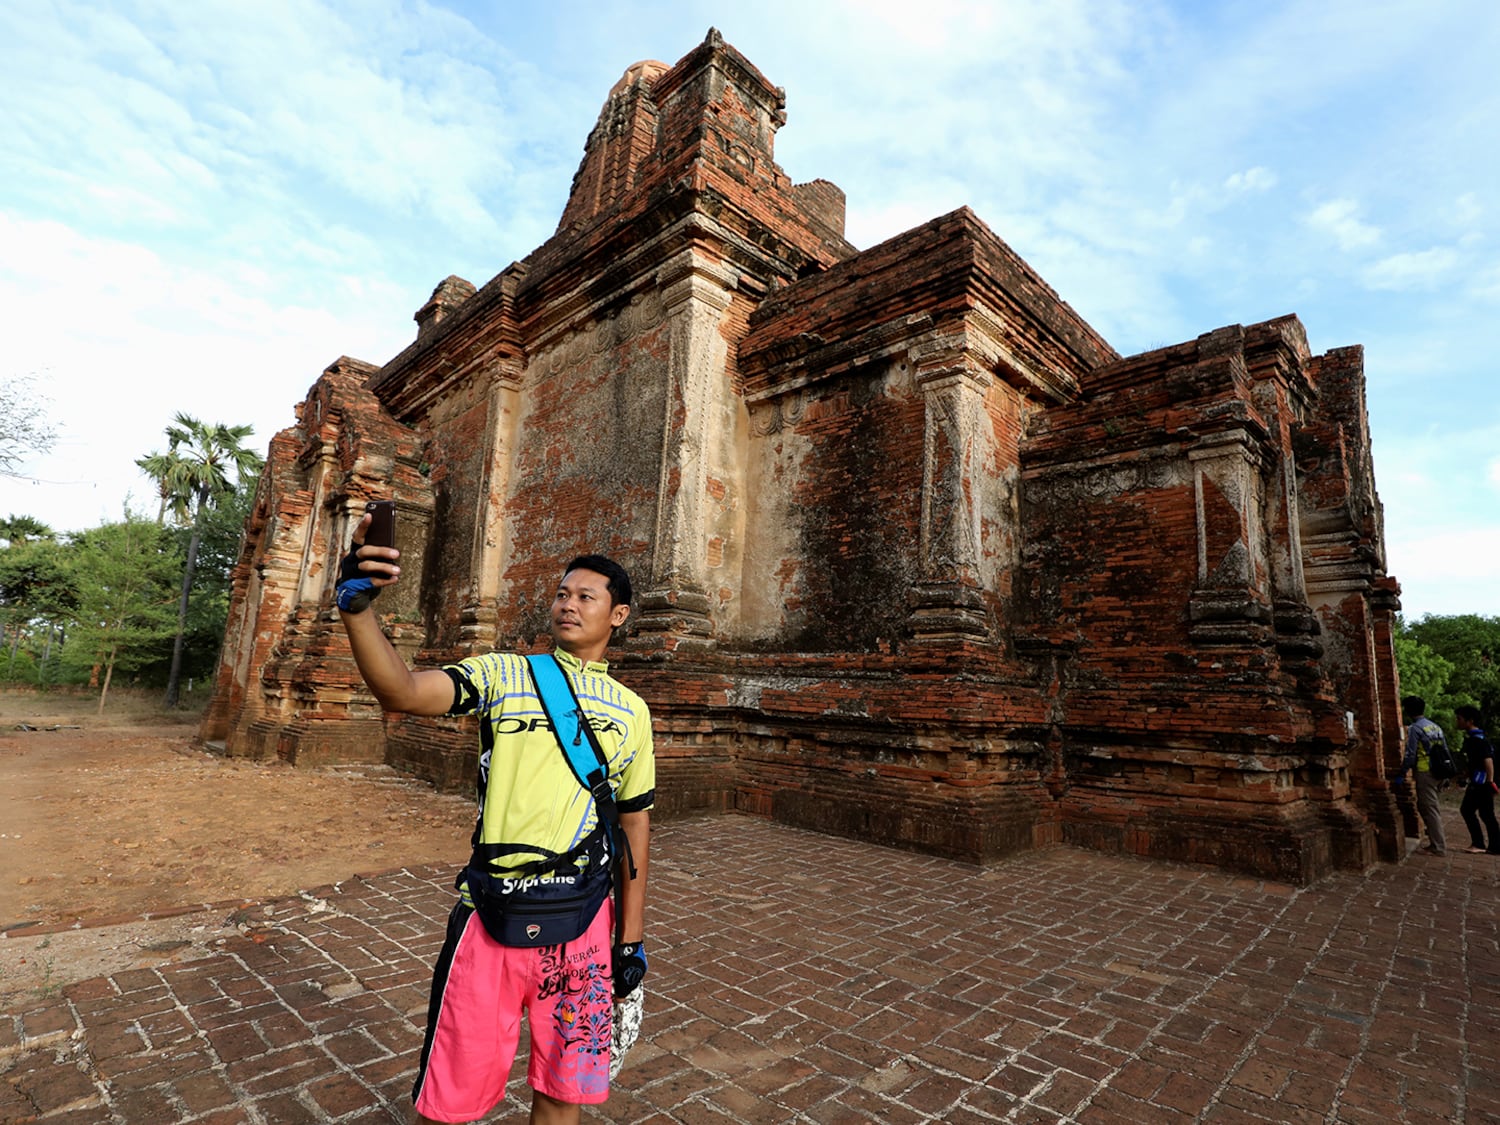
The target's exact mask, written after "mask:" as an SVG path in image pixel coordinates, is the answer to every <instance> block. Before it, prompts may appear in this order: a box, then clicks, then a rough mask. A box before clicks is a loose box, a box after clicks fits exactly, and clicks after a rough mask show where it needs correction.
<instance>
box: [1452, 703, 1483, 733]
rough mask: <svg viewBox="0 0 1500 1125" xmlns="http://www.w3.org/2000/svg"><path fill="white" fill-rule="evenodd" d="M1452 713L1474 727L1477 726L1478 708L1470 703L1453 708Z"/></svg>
mask: <svg viewBox="0 0 1500 1125" xmlns="http://www.w3.org/2000/svg"><path fill="white" fill-rule="evenodd" d="M1453 713H1454V714H1455V715H1457V716H1458V717H1459V718H1461V719H1468V720H1469V722H1471V723H1473V724H1474V725H1475V726H1476V727H1477V726H1478V725H1479V708H1478V707H1475V706H1474V704H1472V703H1464V704H1462V705H1460V706H1458V707H1455V708H1454V709H1453Z"/></svg>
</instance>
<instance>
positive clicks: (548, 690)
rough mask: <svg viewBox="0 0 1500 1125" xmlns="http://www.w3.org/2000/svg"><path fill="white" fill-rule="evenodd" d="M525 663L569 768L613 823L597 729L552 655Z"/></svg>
mask: <svg viewBox="0 0 1500 1125" xmlns="http://www.w3.org/2000/svg"><path fill="white" fill-rule="evenodd" d="M526 663H527V665H528V666H529V667H530V669H531V682H532V683H533V684H534V685H535V686H536V694H537V698H538V699H540V700H541V701H542V709H543V710H544V711H546V712H547V719H548V721H549V722H551V724H552V733H553V734H554V735H555V736H556V737H557V745H558V747H559V749H561V750H562V753H563V757H564V758H565V759H567V762H568V768H569V769H571V770H572V771H573V776H574V777H576V778H577V779H578V784H579V785H581V786H583V787H584V788H585V789H587V790H588V791H589V793H590V794H591V795H592V796H593V798H594V801H595V803H596V804H597V805H598V806H599V813H600V818H601V819H604V820H613V819H614V817H612V816H611V815H610V814H612V813H614V793H613V792H612V791H611V790H610V788H609V760H608V759H607V758H606V757H605V756H604V750H603V749H602V748H601V747H600V745H599V739H598V738H597V737H596V736H595V734H594V728H593V727H591V726H589V723H588V718H587V717H586V716H585V715H584V713H583V706H582V705H581V704H580V703H579V702H578V696H577V695H576V694H574V692H573V685H572V684H571V683H569V682H568V674H567V673H566V672H564V671H563V669H562V665H560V664H559V663H558V662H557V657H555V656H552V655H551V654H550V653H549V654H547V655H541V656H528V657H527V658H526Z"/></svg>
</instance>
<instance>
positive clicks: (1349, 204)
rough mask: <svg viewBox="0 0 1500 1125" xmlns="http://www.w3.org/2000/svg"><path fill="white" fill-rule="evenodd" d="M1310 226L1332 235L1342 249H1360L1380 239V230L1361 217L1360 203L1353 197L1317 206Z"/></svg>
mask: <svg viewBox="0 0 1500 1125" xmlns="http://www.w3.org/2000/svg"><path fill="white" fill-rule="evenodd" d="M1305 221H1306V223H1307V225H1308V226H1310V227H1312V228H1313V229H1314V230H1317V231H1321V232H1323V233H1324V234H1328V235H1331V236H1332V237H1333V239H1334V241H1335V242H1337V243H1338V244H1339V248H1340V249H1342V250H1358V249H1361V248H1363V247H1365V246H1373V245H1374V244H1375V243H1377V242H1379V241H1380V230H1379V228H1377V227H1374V226H1371V225H1370V224H1369V223H1366V222H1364V221H1363V220H1362V219H1361V218H1360V217H1359V204H1358V203H1357V202H1355V201H1354V200H1352V199H1331V200H1329V201H1328V202H1327V203H1324V204H1322V205H1320V206H1318V207H1317V208H1315V209H1314V210H1313V211H1312V213H1311V214H1309V215H1308V216H1307V217H1306V219H1305Z"/></svg>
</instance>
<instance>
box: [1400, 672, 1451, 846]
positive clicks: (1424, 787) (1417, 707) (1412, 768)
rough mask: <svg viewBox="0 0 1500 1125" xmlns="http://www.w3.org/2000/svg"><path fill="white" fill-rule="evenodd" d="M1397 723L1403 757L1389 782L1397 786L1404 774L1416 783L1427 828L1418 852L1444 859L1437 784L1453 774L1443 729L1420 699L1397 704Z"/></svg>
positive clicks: (1443, 841) (1420, 810)
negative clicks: (1400, 724)
mask: <svg viewBox="0 0 1500 1125" xmlns="http://www.w3.org/2000/svg"><path fill="white" fill-rule="evenodd" d="M1401 721H1402V722H1403V723H1405V724H1406V753H1405V755H1404V756H1403V757H1402V759H1401V768H1400V769H1398V770H1397V771H1396V776H1395V778H1394V779H1393V780H1394V781H1396V782H1397V783H1400V781H1401V780H1402V779H1403V778H1404V777H1405V776H1406V774H1407V773H1408V772H1409V773H1411V774H1412V776H1413V777H1414V778H1415V779H1416V789H1417V813H1418V814H1419V815H1420V816H1421V817H1422V823H1423V824H1425V825H1426V826H1427V844H1426V845H1425V846H1424V847H1423V848H1422V851H1423V852H1425V853H1426V854H1427V855H1437V856H1441V855H1447V854H1448V845H1447V840H1446V839H1445V837H1444V836H1443V810H1442V809H1441V808H1440V807H1439V805H1438V783H1439V782H1441V781H1443V780H1445V779H1447V778H1450V777H1452V776H1453V774H1454V768H1453V756H1452V755H1451V754H1450V753H1449V752H1448V739H1447V738H1446V737H1445V736H1444V735H1443V728H1442V727H1440V726H1438V725H1437V724H1436V723H1435V722H1433V721H1432V720H1431V719H1429V718H1428V717H1427V703H1426V701H1425V700H1424V699H1423V698H1422V697H1421V696H1420V695H1408V696H1406V697H1405V698H1403V699H1402V700H1401ZM1445 763H1446V765H1445ZM1434 767H1436V768H1434Z"/></svg>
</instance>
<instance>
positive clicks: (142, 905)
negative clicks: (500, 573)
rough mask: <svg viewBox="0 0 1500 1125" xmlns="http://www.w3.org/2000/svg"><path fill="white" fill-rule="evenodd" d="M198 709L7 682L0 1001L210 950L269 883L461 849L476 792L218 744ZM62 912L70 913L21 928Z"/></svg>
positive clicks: (269, 892)
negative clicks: (99, 701) (98, 705)
mask: <svg viewBox="0 0 1500 1125" xmlns="http://www.w3.org/2000/svg"><path fill="white" fill-rule="evenodd" d="M197 718H198V717H197V716H196V715H193V714H183V713H173V714H170V715H169V714H167V713H164V712H162V711H160V710H159V709H158V708H156V706H155V704H154V701H145V700H132V699H130V698H129V697H118V698H116V697H112V698H111V700H110V702H109V706H108V708H107V709H106V712H105V714H104V715H102V716H100V715H97V714H96V713H95V701H94V700H92V699H86V698H78V697H68V696H59V695H55V694H51V693H49V694H34V693H15V692H4V691H0V1009H6V1008H10V1007H12V1006H13V1005H14V1003H16V1002H17V1001H18V1000H20V1001H24V999H25V997H26V995H27V994H30V993H34V992H39V991H40V992H45V991H47V990H49V989H56V988H58V987H60V986H61V985H63V984H66V983H69V982H70V981H74V980H80V979H86V978H88V977H91V976H97V975H100V974H101V973H107V972H115V971H118V970H120V969H124V968H129V967H132V966H135V965H146V964H160V963H162V962H164V961H170V960H184V959H188V958H191V957H194V956H201V955H203V953H204V952H206V951H207V950H209V949H211V948H212V946H213V945H214V943H215V942H216V941H220V940H222V939H223V938H224V937H226V936H227V935H228V934H231V933H233V932H235V931H236V930H237V929H242V928H243V927H244V926H245V925H246V922H247V920H250V919H253V916H254V913H255V904H256V903H258V902H262V901H265V900H266V899H270V898H280V897H284V896H287V895H293V894H296V893H297V892H298V891H300V890H304V889H309V888H315V887H319V886H325V885H328V884H332V883H338V882H341V881H343V880H345V879H348V878H350V877H351V876H353V875H356V874H369V873H373V872H379V871H390V870H395V869H397V868H401V867H407V866H410V865H414V864H427V863H452V864H453V865H454V866H455V868H456V867H457V866H458V864H460V863H461V862H462V861H463V859H464V858H465V857H466V856H467V853H468V840H469V832H470V829H471V828H472V826H473V815H474V814H473V806H472V802H471V801H469V800H467V799H465V798H462V797H458V796H453V795H441V794H438V793H435V792H433V790H432V789H431V788H430V787H428V786H426V785H425V784H423V783H421V782H418V781H415V780H412V779H410V778H406V777H403V776H402V775H399V774H397V773H395V772H394V771H391V770H389V769H386V768H385V767H361V768H359V769H328V770H306V769H295V768H293V767H290V766H287V765H284V764H281V763H279V762H278V763H263V762H244V761H234V760H227V759H223V758H218V757H215V756H213V755H211V754H208V753H206V752H204V751H202V750H199V749H196V748H195V747H194V746H193V738H194V734H195V733H196V730H197ZM204 904H212V905H213V907H214V909H201V910H195V911H193V912H190V913H184V914H181V915H178V916H174V917H171V918H166V919H159V920H156V921H147V922H140V921H123V919H127V918H128V919H139V918H140V916H142V915H144V914H147V913H149V912H160V911H163V910H171V909H173V908H182V907H190V906H195V905H204ZM57 923H76V925H72V926H70V928H68V929H67V930H64V931H60V932H47V933H42V934H28V931H29V930H36V929H38V928H39V927H41V926H46V927H47V928H48V930H49V931H55V926H56V924H57Z"/></svg>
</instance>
